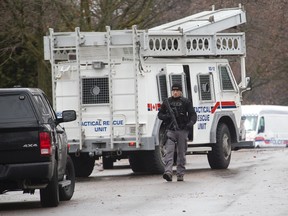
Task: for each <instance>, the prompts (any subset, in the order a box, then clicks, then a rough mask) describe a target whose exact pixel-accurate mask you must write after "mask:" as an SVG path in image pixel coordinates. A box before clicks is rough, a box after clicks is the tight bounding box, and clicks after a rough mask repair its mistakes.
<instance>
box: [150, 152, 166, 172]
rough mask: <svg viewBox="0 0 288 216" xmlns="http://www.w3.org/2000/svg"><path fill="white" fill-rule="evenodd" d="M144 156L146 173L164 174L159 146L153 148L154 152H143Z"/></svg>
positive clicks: (162, 157)
mask: <svg viewBox="0 0 288 216" xmlns="http://www.w3.org/2000/svg"><path fill="white" fill-rule="evenodd" d="M145 155H146V156H145V162H146V169H147V172H149V173H152V174H162V173H164V169H165V164H164V154H163V149H162V147H161V146H155V150H154V151H148V152H145Z"/></svg>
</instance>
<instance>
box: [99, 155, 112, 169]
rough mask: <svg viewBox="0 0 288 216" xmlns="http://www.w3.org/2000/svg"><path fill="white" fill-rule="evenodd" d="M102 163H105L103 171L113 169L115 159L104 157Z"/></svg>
mask: <svg viewBox="0 0 288 216" xmlns="http://www.w3.org/2000/svg"><path fill="white" fill-rule="evenodd" d="M102 163H103V169H113V163H114V160H113V158H109V157H105V156H103V157H102Z"/></svg>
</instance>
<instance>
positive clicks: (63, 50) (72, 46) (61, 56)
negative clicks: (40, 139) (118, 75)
mask: <svg viewBox="0 0 288 216" xmlns="http://www.w3.org/2000/svg"><path fill="white" fill-rule="evenodd" d="M56 37H57V38H61V37H63V39H64V38H67V37H68V38H70V43H69V44H67V46H66V45H64V46H63V45H62V46H61V47H58V44H57V42H58V41H57V40H55V39H56ZM49 42H50V44H49V43H48V41H47V40H44V43H45V44H47V46H48V44H49V45H50V53H49V60H50V63H51V65H52V71H51V73H52V88H53V91H52V92H53V95H52V97H53V108H54V109H55V110H56V111H57V99H58V98H70V99H71V98H73V99H75V100H76V101H77V104H76V107H74V109H75V110H79V112H77V117H78V122H79V126H78V127H76V128H74V127H73V128H74V129H76V130H77V131H78V135H79V150H81V149H82V136H83V131H82V125H81V122H82V112H81V107H82V93H81V78H80V58H79V55H80V53H79V44H81V43H82V38H81V36H80V29H79V27H77V28H75V33H73V36H72V37H71V34H70V33H54V31H53V29H51V28H50V29H49ZM46 54H47V53H46ZM70 54H71V55H73V56H74V57H73V60H72V61H69V62H66V60H67V58H69V57H68V56H69V55H70ZM45 59H47V57H45ZM59 60H60V61H62V62H60V63H59ZM64 60H65V61H64ZM67 71H73V72H76V73H77V76H76V78H74V79H70V80H64V81H62V80H61V79H60V78H61V76H62V75H63V74H64V73H65V72H67ZM58 82H69V83H71V85H73V87H75V86H78V88H79V90H78V91H77V92H79V93H77V94H73V93H72V94H71V93H68V94H67V93H65V95H61V96H59V95H56V86H57V83H58ZM70 109H71V107H70ZM66 128H68V127H66ZM69 128H72V127H69Z"/></svg>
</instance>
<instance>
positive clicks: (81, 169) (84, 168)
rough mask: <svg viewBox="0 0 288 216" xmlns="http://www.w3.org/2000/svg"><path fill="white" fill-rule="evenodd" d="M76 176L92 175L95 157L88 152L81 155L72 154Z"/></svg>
mask: <svg viewBox="0 0 288 216" xmlns="http://www.w3.org/2000/svg"><path fill="white" fill-rule="evenodd" d="M71 158H72V161H73V165H74V169H75V176H76V177H88V176H90V175H91V173H92V171H93V169H94V166H95V159H94V158H91V157H90V156H89V155H88V154H80V155H79V157H76V156H75V155H71Z"/></svg>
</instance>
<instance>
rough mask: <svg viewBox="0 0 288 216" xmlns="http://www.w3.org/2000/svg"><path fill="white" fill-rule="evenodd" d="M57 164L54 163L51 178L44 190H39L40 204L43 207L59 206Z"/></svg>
mask: <svg viewBox="0 0 288 216" xmlns="http://www.w3.org/2000/svg"><path fill="white" fill-rule="evenodd" d="M59 200H60V199H59V187H58V163H57V161H56V162H55V165H54V170H53V176H52V178H51V180H50V181H49V183H48V185H47V187H46V188H44V189H40V202H41V205H42V206H43V207H56V206H58V205H59Z"/></svg>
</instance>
